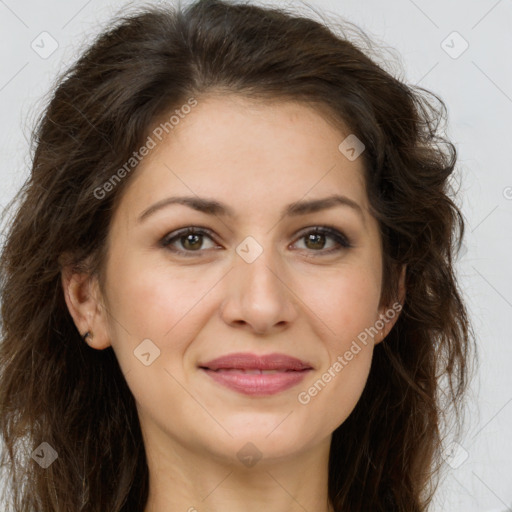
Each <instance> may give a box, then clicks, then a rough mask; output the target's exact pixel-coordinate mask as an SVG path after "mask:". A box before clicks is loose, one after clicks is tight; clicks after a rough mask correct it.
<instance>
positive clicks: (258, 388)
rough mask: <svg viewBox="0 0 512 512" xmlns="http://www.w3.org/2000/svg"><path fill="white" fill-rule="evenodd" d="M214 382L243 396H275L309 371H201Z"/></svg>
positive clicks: (296, 382)
mask: <svg viewBox="0 0 512 512" xmlns="http://www.w3.org/2000/svg"><path fill="white" fill-rule="evenodd" d="M202 370H203V371H204V372H206V373H207V374H208V375H209V376H210V377H211V378H212V379H213V380H214V381H216V382H218V383H219V384H222V385H223V386H226V387H227V388H230V389H232V390H234V391H238V392H239V393H243V394H244V395H251V396H268V395H275V394H276V393H279V392H281V391H284V390H286V389H289V388H291V387H293V386H295V385H297V384H298V383H299V382H301V381H302V380H303V379H304V377H305V376H306V374H307V373H309V371H310V370H301V371H283V372H277V373H267V374H265V373H260V374H255V373H243V372H235V371H232V370H228V371H223V370H217V371H213V370H208V369H202Z"/></svg>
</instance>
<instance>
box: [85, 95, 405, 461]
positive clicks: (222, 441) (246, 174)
mask: <svg viewBox="0 0 512 512" xmlns="http://www.w3.org/2000/svg"><path fill="white" fill-rule="evenodd" d="M348 135H349V133H341V132H339V131H338V130H336V129H335V128H334V127H333V126H332V125H331V124H328V123H327V122H326V121H325V120H324V118H323V117H322V116H321V115H320V114H319V113H317V112H315V111H314V110H312V109H310V108H308V107H306V106H301V105H298V104H295V103H276V104H262V103H259V104H256V103H253V102H251V103H250V102H249V101H248V100H244V99H241V98H239V97H234V96H230V97H224V98H214V97H210V98H208V99H206V98H205V99H199V100H198V104H197V106H196V107H195V108H193V109H192V110H191V112H190V113H189V114H188V115H186V116H183V119H181V120H180V122H179V124H178V125H177V126H175V128H174V129H173V130H172V132H170V134H169V136H167V137H166V138H164V139H163V140H162V141H161V142H160V141H158V139H156V138H154V140H155V142H157V144H156V147H154V148H153V149H151V150H150V153H149V154H148V155H147V156H146V157H144V159H143V160H142V162H141V164H140V165H139V167H138V168H137V169H136V171H133V172H134V175H133V176H132V177H131V178H130V179H131V180H132V181H131V183H130V184H129V186H128V188H127V189H126V191H125V195H124V196H123V198H122V200H121V202H120V204H119V208H118V209H117V210H116V211H115V214H114V217H113V219H112V224H111V231H110V238H109V244H110V245H109V253H108V261H107V266H106V273H105V275H106V281H105V293H106V295H105V296H104V297H103V300H104V301H105V309H104V310H103V313H102V314H101V315H100V316H99V317H98V316H96V317H94V320H93V322H92V323H91V324H89V325H88V328H89V329H90V330H91V331H92V332H93V335H94V337H93V338H92V339H89V341H88V343H89V344H91V346H94V347H96V348H104V347H105V346H108V345H109V344H111V345H112V347H113V350H114V351H115V354H116V356H117V358H118V360H119V364H120V366H121V369H122V371H123V372H124V374H125V377H126V381H127V383H128V386H129V387H130V389H131V391H132V393H133V395H134V397H135V400H136V403H137V408H138V413H139V417H140V421H141V426H142V429H143V433H144V436H145V439H146V442H152V441H154V442H156V441H157V440H158V443H160V445H162V443H164V444H165V443H167V445H168V446H173V447H174V448H175V449H176V450H178V448H176V447H180V448H179V450H185V451H188V452H194V453H196V454H207V455H208V456H209V457H215V458H216V459H223V460H227V459H229V460H233V461H236V460H237V458H238V459H240V457H242V456H245V455H246V454H247V452H249V455H250V456H251V455H252V456H255V457H258V458H259V457H260V456H262V457H263V460H264V459H265V458H268V459H273V458H277V457H286V456H289V455H292V454H297V453H299V452H301V451H303V450H309V449H313V448H314V447H315V446H320V445H323V446H325V443H328V441H329V439H330V434H331V433H332V432H333V431H334V430H335V429H336V427H338V426H339V425H340V424H341V423H342V422H343V421H344V420H345V419H346V418H347V416H348V415H349V414H350V412H351V411H352V410H353V408H354V406H355V405H356V403H357V401H358V399H359V397H360V395H361V393H362V390H363V388H364V386H365V383H366V380H367V377H368V372H369V368H370V363H371V358H372V352H373V346H374V344H376V343H378V342H380V341H381V330H382V325H383V322H382V321H381V322H379V319H380V318H381V317H380V316H379V315H384V314H386V312H389V311H390V307H391V306H387V307H383V308H381V309H379V298H380V295H381V279H382V267H381V243H380V237H379V230H378V224H377V222H376V220H375V219H374V218H373V217H371V216H370V214H369V212H368V202H367V197H366V192H365V185H364V180H363V167H362V165H363V164H362V158H355V159H354V158H353V155H352V153H353V152H351V151H350V150H348V151H347V148H346V147H345V146H343V148H345V149H344V152H345V154H344V153H343V152H342V151H341V150H340V149H339V146H340V144H341V143H342V141H343V140H344V139H345V138H346V137H347V136H348ZM349 141H350V139H349ZM357 149H360V148H359V147H357V148H356V150H357ZM346 155H348V156H350V157H351V158H348V157H347V156H346ZM125 179H128V178H125ZM335 196H339V197H340V198H342V199H339V200H328V199H329V198H334V197H335ZM169 198H187V204H185V201H184V200H182V201H181V202H172V203H171V202H169V203H165V202H166V201H168V200H169ZM324 200H325V204H324V205H323V206H322V204H321V201H324ZM319 201H320V202H319ZM161 202H162V203H161ZM155 205H160V206H158V207H154V206H155ZM194 205H195V206H194ZM148 209H149V210H148ZM191 227H194V229H195V230H196V233H195V234H191V233H187V230H188V229H189V228H191ZM317 227H318V228H320V229H327V227H328V229H329V232H325V231H320V232H319V233H317V234H314V233H313V232H314V230H315V228H317ZM101 309H103V308H101ZM395 309H396V308H395ZM392 311H394V310H392ZM395 312H396V311H395ZM393 316H394V318H395V319H396V317H397V314H394V315H393ZM386 317H387V318H389V317H390V315H389V314H388V315H386ZM392 324H393V320H391V321H388V322H384V329H383V334H384V335H385V334H387V332H389V329H390V328H391V326H392ZM376 325H377V327H376V328H375V326H376ZM379 327H380V328H381V329H380V330H379ZM377 330H379V332H378V334H376V335H375V338H372V336H371V334H373V333H375V332H376V331H377ZM370 333H371V334H370ZM363 340H364V341H363ZM233 354H238V355H240V354H243V355H245V356H246V357H243V356H240V357H238V356H234V357H228V356H230V355H233ZM266 355H271V357H269V358H268V359H267V360H266V361H265V363H266V365H267V366H265V365H264V363H263V362H262V361H261V360H258V359H257V357H256V356H266ZM272 356H275V357H272ZM222 357H227V359H225V360H224V361H220V362H218V363H215V362H213V361H214V360H216V359H218V358H222ZM286 357H290V358H295V359H297V360H299V361H301V362H302V366H301V365H296V364H295V363H296V361H295V360H294V361H295V363H293V362H291V361H290V360H287V359H286ZM261 369H266V370H269V369H270V370H273V371H272V372H267V371H265V372H264V373H261V374H260V371H259V370H261ZM247 443H251V444H250V445H247ZM240 450H242V451H240ZM244 450H245V451H244ZM251 451H253V452H254V453H251ZM237 454H238V455H237ZM240 460H242V459H240Z"/></svg>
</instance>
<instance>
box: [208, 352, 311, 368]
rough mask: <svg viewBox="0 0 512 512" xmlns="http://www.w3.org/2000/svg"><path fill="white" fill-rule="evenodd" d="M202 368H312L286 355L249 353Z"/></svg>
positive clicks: (242, 353) (230, 357) (212, 361)
mask: <svg viewBox="0 0 512 512" xmlns="http://www.w3.org/2000/svg"><path fill="white" fill-rule="evenodd" d="M199 367H200V368H207V369H209V370H220V369H229V368H231V369H238V370H283V371H286V370H295V371H300V370H309V369H312V366H311V365H310V364H309V363H308V362H307V361H301V360H300V359H297V358H296V357H291V356H288V355H286V354H277V353H275V354H265V355H257V354H250V353H248V352H238V353H233V354H227V355H225V356H221V357H217V358H216V359H212V360H211V361H207V362H206V363H200V364H199Z"/></svg>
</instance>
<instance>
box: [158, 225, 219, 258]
mask: <svg viewBox="0 0 512 512" xmlns="http://www.w3.org/2000/svg"><path fill="white" fill-rule="evenodd" d="M205 238H207V239H210V240H211V241H212V242H213V240H212V237H211V235H210V233H209V231H207V230H205V229H202V228H201V229H199V228H193V227H188V228H184V229H180V230H178V231H174V232H172V233H169V234H168V235H166V236H165V237H164V238H163V239H162V240H161V241H160V245H161V246H162V247H166V248H168V249H169V250H171V251H173V252H176V253H179V254H184V255H187V254H186V253H200V252H202V251H201V249H204V247H203V245H204V240H205ZM176 245H178V247H176ZM212 246H213V247H215V244H212ZM210 248H211V247H210Z"/></svg>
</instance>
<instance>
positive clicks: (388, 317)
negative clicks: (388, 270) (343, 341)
mask: <svg viewBox="0 0 512 512" xmlns="http://www.w3.org/2000/svg"><path fill="white" fill-rule="evenodd" d="M406 268H407V265H402V268H401V271H400V277H399V280H398V298H397V300H396V301H395V302H394V303H393V304H391V305H389V304H388V305H387V306H385V307H383V308H381V309H380V311H379V316H380V319H379V320H378V321H377V322H376V325H377V327H381V326H382V324H384V326H383V327H382V328H381V329H380V332H379V333H378V334H376V335H375V337H374V340H375V343H374V344H375V345H377V344H379V343H381V342H382V341H383V340H384V338H385V337H386V336H387V335H388V334H389V332H390V331H391V329H392V328H393V326H394V325H395V322H396V321H397V320H398V317H399V315H400V312H401V311H402V308H403V305H404V301H405V293H406V291H405V272H406Z"/></svg>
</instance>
